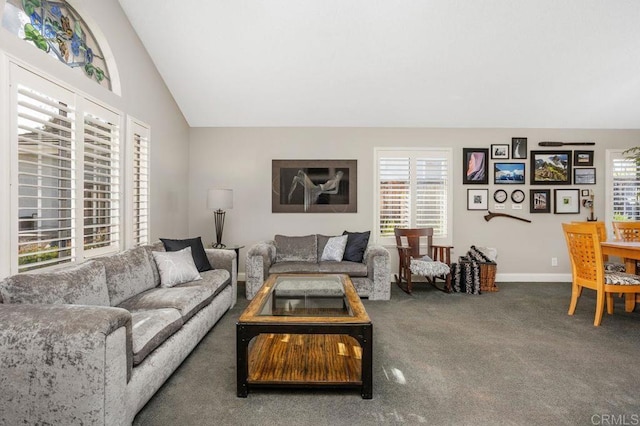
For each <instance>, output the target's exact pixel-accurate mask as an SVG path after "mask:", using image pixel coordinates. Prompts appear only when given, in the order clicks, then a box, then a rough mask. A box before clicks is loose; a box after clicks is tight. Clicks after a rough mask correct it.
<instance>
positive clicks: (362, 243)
mask: <svg viewBox="0 0 640 426" xmlns="http://www.w3.org/2000/svg"><path fill="white" fill-rule="evenodd" d="M370 234H371V231H366V232H349V231H344V232H343V233H342V235H348V236H349V238H348V239H347V248H345V250H344V256H343V258H342V260H349V261H351V262H362V259H363V258H364V251H365V250H366V249H367V244H369V235H370Z"/></svg>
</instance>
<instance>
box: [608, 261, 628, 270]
mask: <svg viewBox="0 0 640 426" xmlns="http://www.w3.org/2000/svg"><path fill="white" fill-rule="evenodd" d="M626 269H627V268H626V266H625V265H624V263H615V262H605V264H604V270H605V271H608V272H625V271H626Z"/></svg>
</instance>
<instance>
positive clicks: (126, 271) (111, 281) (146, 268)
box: [95, 247, 156, 306]
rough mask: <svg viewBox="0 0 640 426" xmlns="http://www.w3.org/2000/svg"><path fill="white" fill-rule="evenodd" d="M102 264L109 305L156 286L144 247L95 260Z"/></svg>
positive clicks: (116, 303) (114, 304)
mask: <svg viewBox="0 0 640 426" xmlns="http://www.w3.org/2000/svg"><path fill="white" fill-rule="evenodd" d="M95 261H96V262H100V263H102V264H103V265H104V268H105V272H106V274H107V289H108V290H109V300H110V301H111V306H116V305H118V304H120V303H122V302H124V301H125V300H127V299H128V298H130V297H131V296H134V295H136V294H139V293H142V292H143V291H145V290H148V289H150V288H153V287H155V286H156V283H155V279H154V276H153V270H152V269H151V261H150V260H149V256H148V255H147V250H146V249H145V248H144V247H136V248H134V249H131V250H127V251H124V252H122V253H118V254H114V255H111V256H105V257H100V258H97V259H96V260H95Z"/></svg>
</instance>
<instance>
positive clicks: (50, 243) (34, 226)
mask: <svg viewBox="0 0 640 426" xmlns="http://www.w3.org/2000/svg"><path fill="white" fill-rule="evenodd" d="M10 76H11V77H10V82H11V85H10V97H11V102H10V108H9V113H10V117H11V135H12V138H11V141H10V152H11V158H10V159H8V161H7V163H6V165H7V166H9V168H10V170H11V196H10V198H9V200H10V210H11V212H12V213H11V215H12V221H11V223H12V224H11V243H10V247H11V251H12V254H11V262H10V268H9V269H10V273H17V272H24V271H28V270H32V269H37V268H44V267H48V266H53V265H57V264H61V263H68V262H81V261H83V260H84V259H86V258H87V257H90V256H96V255H100V254H104V253H107V252H115V251H119V250H120V249H121V248H123V244H122V242H121V239H122V238H121V234H122V232H121V230H122V224H121V218H120V215H121V210H122V209H121V207H122V206H121V199H122V193H123V188H122V182H121V161H122V160H121V158H120V157H121V153H120V123H121V118H120V117H121V116H120V114H118V113H116V112H114V111H112V110H111V109H108V108H106V107H104V106H101V105H98V104H96V103H95V102H92V101H90V100H88V99H86V98H84V97H82V96H81V95H79V94H78V93H75V92H73V91H72V90H69V89H68V88H65V87H63V86H61V85H58V84H56V83H53V82H52V81H50V80H47V79H46V78H44V77H41V76H39V75H37V74H35V73H32V72H30V71H28V70H26V69H24V68H23V67H20V66H18V65H16V64H11V65H10Z"/></svg>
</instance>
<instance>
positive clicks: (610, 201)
mask: <svg viewBox="0 0 640 426" xmlns="http://www.w3.org/2000/svg"><path fill="white" fill-rule="evenodd" d="M624 151H625V149H607V150H606V151H605V158H606V163H605V165H606V166H605V167H606V176H605V203H604V205H605V206H614V191H613V184H614V175H613V173H614V167H613V162H614V161H615V160H620V159H624V158H625V157H627V156H626V155H623V152H624ZM629 161H634V160H633V159H629ZM636 167H637V171H638V175H640V165H636ZM636 192H637V193H639V194H640V177H639V178H638V180H637V184H636ZM637 210H638V214H637V215H636V220H640V204H639V205H638V208H637ZM614 220H616V219H615V215H614V210H613V209H612V208H608V207H606V208H605V224H606V226H607V235H609V236H613V228H612V226H613V225H612V223H613V221H614ZM630 220H633V219H630Z"/></svg>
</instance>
